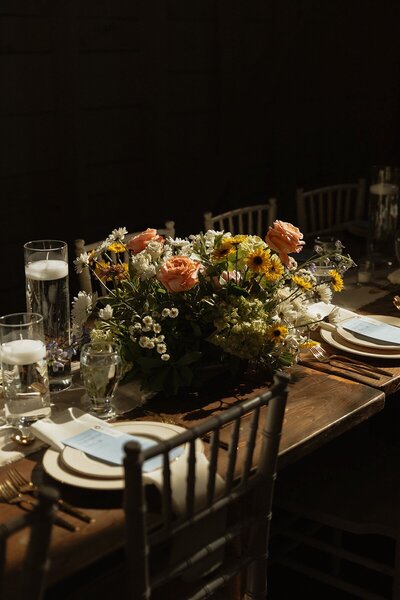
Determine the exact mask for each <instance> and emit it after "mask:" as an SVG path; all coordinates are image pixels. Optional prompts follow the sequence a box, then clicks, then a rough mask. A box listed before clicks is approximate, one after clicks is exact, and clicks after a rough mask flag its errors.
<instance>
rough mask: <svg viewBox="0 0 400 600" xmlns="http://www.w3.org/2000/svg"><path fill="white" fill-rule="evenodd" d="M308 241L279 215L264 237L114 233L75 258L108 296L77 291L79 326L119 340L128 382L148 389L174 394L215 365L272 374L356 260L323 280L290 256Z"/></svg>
mask: <svg viewBox="0 0 400 600" xmlns="http://www.w3.org/2000/svg"><path fill="white" fill-rule="evenodd" d="M302 238H303V235H302V234H301V232H300V231H299V230H298V228H297V227H295V226H293V225H291V224H290V223H285V222H282V221H275V223H274V225H273V227H270V228H269V231H268V233H267V235H266V237H265V239H261V238H260V237H258V236H255V235H231V234H230V233H229V232H217V231H211V230H210V231H207V232H205V233H199V234H197V235H192V236H190V237H189V238H185V239H181V238H175V239H172V238H167V239H164V238H163V237H161V236H160V235H158V234H157V231H156V230H155V229H147V230H146V231H144V232H143V233H140V234H138V235H135V236H133V237H131V238H130V239H129V238H127V231H126V229H125V228H120V229H115V230H114V231H113V232H112V233H111V235H110V236H109V237H108V238H107V239H106V240H105V241H104V242H103V243H102V244H100V245H99V247H98V248H97V249H96V250H94V251H91V252H90V253H89V254H87V253H83V254H82V255H81V256H80V257H79V258H77V259H76V260H75V264H76V270H77V272H78V273H79V272H81V271H82V269H90V271H91V273H92V277H93V279H94V280H97V282H98V283H99V284H100V285H101V286H105V289H106V295H97V294H86V293H85V292H79V294H78V296H77V298H75V299H74V302H73V308H72V315H73V326H74V331H75V333H78V332H79V330H80V329H81V328H82V326H85V325H86V324H87V323H88V322H90V323H91V326H90V328H89V330H88V331H89V335H90V338H91V339H92V341H93V340H94V341H96V340H112V341H115V342H117V343H118V344H119V346H120V350H121V355H122V357H123V361H124V365H125V379H126V380H127V379H134V380H136V381H137V382H139V383H140V386H141V388H142V390H144V391H152V392H159V391H163V392H164V393H166V394H167V395H171V394H176V393H177V392H178V391H179V390H181V389H182V388H191V387H193V386H196V384H197V383H198V382H199V380H200V379H201V378H202V377H203V375H204V372H206V370H207V369H205V367H209V366H213V367H215V366H216V365H218V366H219V367H223V368H227V369H229V370H231V371H232V372H237V371H238V369H240V368H244V367H245V368H255V369H256V370H257V371H258V372H259V373H263V374H264V375H267V376H270V375H272V373H274V372H275V371H276V370H277V369H281V368H283V367H285V366H289V365H291V364H293V363H294V362H295V361H296V357H297V355H298V353H299V351H300V349H301V348H303V347H305V346H307V345H309V344H312V343H313V342H312V341H311V340H310V338H309V334H310V329H311V328H313V327H315V324H316V323H315V318H314V321H313V322H312V320H310V317H309V316H308V315H307V303H309V301H323V302H329V301H330V300H331V298H332V293H333V292H339V291H341V289H342V288H343V279H342V276H341V273H342V272H343V270H345V268H347V267H348V266H349V265H350V264H351V262H352V261H351V259H350V258H349V257H345V256H343V255H342V254H340V253H336V254H333V255H331V256H330V260H331V264H332V269H331V270H330V271H329V273H328V274H327V276H326V277H325V278H324V279H323V280H322V281H321V280H318V279H317V277H316V276H315V274H314V272H315V263H314V262H313V259H311V260H309V261H307V262H306V263H305V264H303V265H298V264H297V262H296V261H295V260H294V258H293V257H292V256H290V254H297V253H299V252H300V251H301V250H302V248H303V245H304V241H303V239H302ZM126 239H127V241H125V240H126ZM110 253H113V257H115V256H116V257H117V259H116V260H115V258H114V261H113V260H112V259H111V254H110ZM126 257H128V261H127V260H126ZM314 258H316V257H314ZM318 258H321V257H318ZM103 289H104V288H103ZM310 321H311V322H310Z"/></svg>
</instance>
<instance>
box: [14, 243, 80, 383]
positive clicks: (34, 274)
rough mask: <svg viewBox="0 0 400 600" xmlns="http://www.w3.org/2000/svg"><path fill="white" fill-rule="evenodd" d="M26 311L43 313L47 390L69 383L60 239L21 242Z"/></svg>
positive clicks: (65, 256)
mask: <svg viewBox="0 0 400 600" xmlns="http://www.w3.org/2000/svg"><path fill="white" fill-rule="evenodd" d="M24 252H25V282H26V305H27V311H28V312H33V313H39V314H41V315H43V326H44V333H45V340H46V347H47V361H48V368H49V379H50V389H51V390H52V391H58V390H64V389H66V388H68V387H69V386H70V385H71V383H72V375H71V347H70V309H69V306H70V299H69V290H68V248H67V244H66V242H62V241H60V240H36V241H32V242H28V243H26V244H25V245H24Z"/></svg>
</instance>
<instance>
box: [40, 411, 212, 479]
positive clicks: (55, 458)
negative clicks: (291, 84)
mask: <svg viewBox="0 0 400 600" xmlns="http://www.w3.org/2000/svg"><path fill="white" fill-rule="evenodd" d="M113 427H116V428H118V430H120V431H123V432H124V433H132V434H135V435H142V434H143V435H145V436H146V437H150V436H151V437H152V438H153V439H157V440H161V439H166V438H167V437H173V436H174V435H176V434H177V433H182V432H183V431H185V428H184V427H180V426H179V425H172V424H170V423H160V422H157V421H126V422H124V423H116V424H115V425H113ZM167 431H168V433H169V435H167ZM186 446H187V448H188V447H189V445H188V444H187V445H186ZM187 448H185V452H184V454H183V455H181V458H182V457H183V456H186V455H187V451H188V450H187ZM196 451H197V452H202V451H203V444H202V443H201V441H200V440H198V441H197V442H196ZM82 454H83V453H82ZM89 460H90V461H91V462H95V461H92V459H89ZM177 460H179V459H177ZM43 467H44V469H45V471H46V473H48V474H49V475H51V477H54V479H57V481H60V482H61V483H66V484H68V485H73V486H76V487H80V488H87V489H94V490H122V489H123V487H124V479H123V472H122V473H121V476H120V477H118V478H110V477H108V478H107V479H105V478H101V476H99V475H96V476H90V475H88V474H86V473H82V472H78V471H77V470H72V469H71V468H70V467H69V466H67V465H66V464H65V463H64V462H63V460H62V458H61V454H60V453H59V452H57V451H56V450H53V449H52V448H49V449H48V450H46V452H45V454H44V456H43ZM115 468H117V469H118V468H119V469H120V468H121V467H115Z"/></svg>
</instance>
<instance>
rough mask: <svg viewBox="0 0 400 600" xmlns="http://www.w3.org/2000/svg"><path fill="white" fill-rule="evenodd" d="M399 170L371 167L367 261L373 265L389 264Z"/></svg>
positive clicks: (399, 180) (396, 207)
mask: <svg viewBox="0 0 400 600" xmlns="http://www.w3.org/2000/svg"><path fill="white" fill-rule="evenodd" d="M399 185H400V169H399V168H397V167H389V166H386V167H385V166H381V167H379V166H374V167H372V174H371V182H370V187H369V205H368V220H369V230H368V258H369V260H371V261H372V262H374V263H379V262H391V261H392V259H393V245H394V237H395V233H396V230H397V228H398V214H399V199H400V196H399Z"/></svg>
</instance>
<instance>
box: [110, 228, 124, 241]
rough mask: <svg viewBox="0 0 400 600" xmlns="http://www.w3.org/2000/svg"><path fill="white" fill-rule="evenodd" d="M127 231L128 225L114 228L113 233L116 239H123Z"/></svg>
mask: <svg viewBox="0 0 400 600" xmlns="http://www.w3.org/2000/svg"><path fill="white" fill-rule="evenodd" d="M127 233H128V230H127V229H126V227H119V228H118V229H113V231H112V233H111V235H112V236H113V238H114V239H115V240H123V239H124V237H125V236H126V234H127Z"/></svg>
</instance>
